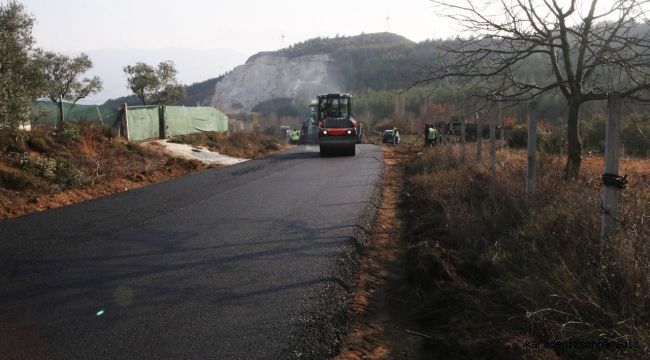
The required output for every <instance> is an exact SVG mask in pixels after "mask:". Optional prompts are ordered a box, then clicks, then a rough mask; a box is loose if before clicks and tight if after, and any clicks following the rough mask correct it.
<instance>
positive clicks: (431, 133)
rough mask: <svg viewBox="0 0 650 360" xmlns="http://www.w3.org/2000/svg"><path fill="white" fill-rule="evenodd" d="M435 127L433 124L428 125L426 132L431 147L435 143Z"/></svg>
mask: <svg viewBox="0 0 650 360" xmlns="http://www.w3.org/2000/svg"><path fill="white" fill-rule="evenodd" d="M436 135H437V134H436V129H435V128H434V127H433V125H429V130H428V132H427V140H428V141H427V143H428V145H429V146H431V147H433V146H435V145H436Z"/></svg>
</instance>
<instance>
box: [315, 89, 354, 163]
mask: <svg viewBox="0 0 650 360" xmlns="http://www.w3.org/2000/svg"><path fill="white" fill-rule="evenodd" d="M353 103H354V101H353V98H352V96H351V95H350V94H326V95H318V96H317V104H318V105H317V107H316V118H317V120H318V122H317V124H318V143H319V145H320V155H321V156H332V155H344V156H354V155H355V153H356V143H357V140H359V137H358V136H357V122H356V121H355V120H354V118H352V116H354V113H353V111H352V109H353Z"/></svg>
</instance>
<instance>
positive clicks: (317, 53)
mask: <svg viewBox="0 0 650 360" xmlns="http://www.w3.org/2000/svg"><path fill="white" fill-rule="evenodd" d="M418 47H420V44H415V43H414V42H412V41H410V40H408V39H406V38H404V37H401V36H399V35H395V34H389V33H379V34H365V35H359V36H353V37H337V38H334V39H321V38H317V39H311V40H308V41H306V42H303V43H299V44H295V45H292V46H290V47H288V48H286V49H282V50H280V51H276V52H263V53H258V54H255V55H253V56H252V57H250V58H249V59H248V61H246V64H244V65H241V66H239V67H236V68H235V69H234V70H233V71H232V72H231V73H230V74H228V75H226V76H225V78H224V79H223V80H222V81H221V82H218V83H217V84H216V86H215V93H214V96H213V98H212V105H213V106H215V107H217V108H219V109H220V110H221V111H224V112H226V113H229V114H236V113H243V112H247V111H250V110H251V109H253V108H254V107H255V106H256V105H257V104H260V103H263V102H267V101H269V100H273V99H278V98H284V99H309V98H313V97H314V96H315V95H317V94H323V93H332V92H352V91H354V90H362V89H366V88H377V89H397V88H402V87H404V86H407V84H406V82H405V81H404V79H403V77H402V76H401V72H403V71H408V68H409V65H411V64H412V61H413V60H414V55H415V54H416V53H417V52H416V51H414V50H415V49H416V48H418ZM427 47H428V48H430V46H427Z"/></svg>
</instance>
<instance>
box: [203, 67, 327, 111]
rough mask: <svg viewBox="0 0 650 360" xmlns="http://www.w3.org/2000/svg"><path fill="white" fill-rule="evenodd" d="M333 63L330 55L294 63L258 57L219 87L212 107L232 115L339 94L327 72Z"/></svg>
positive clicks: (231, 74) (224, 80)
mask: <svg viewBox="0 0 650 360" xmlns="http://www.w3.org/2000/svg"><path fill="white" fill-rule="evenodd" d="M330 61H331V57H330V55H328V54H322V55H307V56H301V57H298V58H294V59H288V58H285V57H280V56H274V55H261V56H258V57H256V58H255V59H254V60H253V61H250V62H248V63H246V64H245V65H241V66H238V67H236V68H235V69H233V71H232V72H231V73H230V74H229V75H227V76H226V77H225V79H223V80H222V81H221V82H218V83H217V85H216V87H215V94H214V96H213V98H212V105H213V106H214V107H216V108H218V109H219V110H221V111H223V112H225V113H231V114H232V113H239V112H243V111H248V110H250V109H252V108H253V107H254V106H255V105H257V104H259V103H260V102H263V101H267V100H271V99H275V98H279V97H285V98H297V97H301V98H313V97H315V96H316V95H317V94H326V93H335V92H340V91H339V87H338V86H337V85H336V84H334V79H333V78H332V76H330V75H329V72H328V67H329V64H330Z"/></svg>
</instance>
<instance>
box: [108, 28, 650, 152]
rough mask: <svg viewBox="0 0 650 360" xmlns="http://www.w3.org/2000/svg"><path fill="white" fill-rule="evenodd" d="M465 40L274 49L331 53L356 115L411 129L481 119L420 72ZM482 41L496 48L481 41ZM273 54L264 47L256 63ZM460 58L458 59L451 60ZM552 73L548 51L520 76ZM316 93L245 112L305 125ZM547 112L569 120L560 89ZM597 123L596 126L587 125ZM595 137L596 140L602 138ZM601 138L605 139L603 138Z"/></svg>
mask: <svg viewBox="0 0 650 360" xmlns="http://www.w3.org/2000/svg"><path fill="white" fill-rule="evenodd" d="M647 27H648V25H646V24H640V25H639V28H638V31H640V32H643V31H646V30H647V29H646V28H647ZM457 41H460V40H459V39H447V40H442V39H437V40H425V41H422V42H419V43H416V42H413V41H410V40H408V39H406V38H404V37H402V36H399V35H396V34H391V33H376V34H362V35H358V36H350V37H345V36H337V37H334V38H320V37H319V38H314V39H309V40H307V41H304V42H300V43H296V44H293V45H290V46H288V47H287V48H285V49H282V50H279V51H276V52H273V54H275V55H281V56H285V57H288V58H295V57H300V56H305V55H315V54H323V53H327V54H331V56H332V58H333V59H334V61H333V62H332V63H333V65H334V69H335V71H336V72H337V73H338V79H337V80H338V83H339V84H341V87H342V91H343V92H348V93H350V94H352V95H353V96H354V98H355V116H356V118H357V119H358V120H361V121H362V122H364V123H365V124H367V125H368V126H369V128H371V129H372V128H377V129H380V128H382V127H387V126H392V125H393V124H395V125H399V126H400V127H401V128H402V129H403V131H405V132H417V131H419V128H420V126H422V125H423V124H425V123H429V122H431V121H433V120H434V119H435V120H436V121H451V119H452V117H453V118H454V119H456V120H459V119H463V118H464V119H465V120H467V121H476V113H477V110H480V109H477V108H476V106H475V105H474V104H468V103H463V102H462V100H463V99H464V97H465V94H464V89H463V87H462V86H460V85H459V84H455V83H451V82H443V83H439V84H437V86H431V85H429V84H427V83H426V82H424V83H421V84H417V81H420V80H422V78H421V77H420V75H419V74H418V70H419V69H420V68H421V66H430V65H432V62H433V58H434V56H435V54H436V53H437V52H439V51H440V50H439V48H440V46H441V45H443V44H446V45H453V44H454V42H457ZM477 46H489V45H487V44H481V43H478V44H477ZM264 54H269V53H259V54H255V55H253V56H252V57H251V58H249V59H248V62H250V61H252V60H254V59H255V57H257V56H261V55H264ZM450 61H452V60H450ZM225 75H226V74H224V75H221V76H219V77H217V78H213V79H209V80H206V81H204V82H200V83H195V84H192V85H190V86H186V90H187V94H188V97H187V98H186V99H184V100H182V101H179V102H178V103H177V105H185V106H196V105H197V104H201V105H203V104H202V103H201V102H202V101H205V99H209V98H211V96H212V94H213V93H214V87H215V85H216V83H217V82H218V81H221V79H223V78H224V76H225ZM549 75H550V67H549V66H547V64H546V63H545V60H544V59H543V58H542V57H541V55H535V56H531V57H529V58H528V59H526V61H525V62H524V63H523V64H522V65H521V66H520V67H519V68H518V69H517V76H520V77H524V78H525V79H526V81H528V82H530V83H541V82H543V81H544V80H545V79H546V78H548V76H549ZM136 100H137V99H135V98H133V97H125V98H120V99H116V100H109V101H107V103H106V104H105V105H108V106H111V107H119V106H120V105H121V104H122V103H124V102H126V103H127V104H129V105H141V103H140V102H139V100H137V101H136ZM309 100H310V99H290V98H278V99H272V100H269V101H265V102H263V103H260V104H258V105H257V106H255V107H254V108H253V114H249V115H248V116H246V115H244V116H243V117H242V120H249V121H255V122H258V123H259V126H260V127H261V128H263V129H267V128H269V130H268V131H269V132H272V129H273V128H276V129H277V128H279V125H287V124H300V123H301V122H302V121H304V120H306V119H307V118H308V117H309V109H308V104H309ZM605 108H606V104H605V102H588V103H585V104H584V105H583V107H582V118H583V119H584V120H583V121H585V122H587V123H591V122H594V121H602V119H604V114H605ZM526 109H527V103H510V104H503V106H502V114H503V116H502V117H501V118H502V121H504V122H505V119H510V120H511V122H512V123H514V124H522V123H525V121H526V116H527V113H526ZM538 109H539V110H540V112H541V113H540V118H541V119H542V120H543V121H544V122H545V123H547V124H549V125H562V124H564V123H565V122H566V119H565V118H566V109H567V107H566V103H565V100H564V99H563V98H562V97H561V96H560V95H559V94H555V95H554V96H553V95H546V96H544V97H542V98H541V99H539V100H538ZM643 111H645V109H644V108H642V107H640V106H632V105H630V106H627V107H626V108H625V112H626V115H629V114H632V113H635V112H637V113H638V112H643ZM585 128H586V129H589V128H590V127H585ZM594 141H595V140H594ZM596 143H597V141H596Z"/></svg>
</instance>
